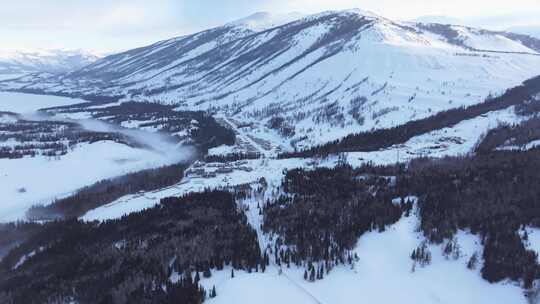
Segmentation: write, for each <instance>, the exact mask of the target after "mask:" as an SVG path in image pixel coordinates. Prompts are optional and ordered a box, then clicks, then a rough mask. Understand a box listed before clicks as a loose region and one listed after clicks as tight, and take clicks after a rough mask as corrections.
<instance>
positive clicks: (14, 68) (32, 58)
mask: <svg viewBox="0 0 540 304" xmlns="http://www.w3.org/2000/svg"><path fill="white" fill-rule="evenodd" d="M99 58H100V57H99V56H98V55H95V54H92V53H90V52H86V51H82V50H62V49H52V50H0V75H1V76H0V77H3V78H4V79H9V78H13V77H16V76H17V75H23V74H28V73H36V72H45V73H53V74H56V73H67V72H70V71H74V70H78V69H80V68H82V67H84V66H86V65H88V64H90V63H93V62H95V61H96V60H98V59H99Z"/></svg>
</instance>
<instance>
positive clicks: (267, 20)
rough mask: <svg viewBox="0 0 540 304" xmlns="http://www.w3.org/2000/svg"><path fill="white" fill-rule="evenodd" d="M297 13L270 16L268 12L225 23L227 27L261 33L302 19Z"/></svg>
mask: <svg viewBox="0 0 540 304" xmlns="http://www.w3.org/2000/svg"><path fill="white" fill-rule="evenodd" d="M302 17H303V15H302V14H301V13H298V12H293V13H289V14H272V13H269V12H257V13H254V14H252V15H249V16H247V17H244V18H242V19H238V20H236V21H232V22H229V23H227V24H226V25H228V26H235V27H243V28H246V29H249V30H252V31H255V32H261V31H264V30H267V29H270V28H273V27H277V26H280V25H283V24H287V23H289V22H292V21H295V20H298V19H300V18H302Z"/></svg>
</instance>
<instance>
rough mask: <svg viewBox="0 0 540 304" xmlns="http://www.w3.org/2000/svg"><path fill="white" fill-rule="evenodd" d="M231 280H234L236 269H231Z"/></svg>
mask: <svg viewBox="0 0 540 304" xmlns="http://www.w3.org/2000/svg"><path fill="white" fill-rule="evenodd" d="M231 278H234V269H231Z"/></svg>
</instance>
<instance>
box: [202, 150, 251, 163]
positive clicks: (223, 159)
mask: <svg viewBox="0 0 540 304" xmlns="http://www.w3.org/2000/svg"><path fill="white" fill-rule="evenodd" d="M259 158H261V153H259V152H237V153H230V154H226V155H207V156H205V157H204V160H205V161H206V162H207V163H228V162H235V161H239V160H246V159H259Z"/></svg>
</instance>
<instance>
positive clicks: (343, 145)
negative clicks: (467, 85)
mask: <svg viewBox="0 0 540 304" xmlns="http://www.w3.org/2000/svg"><path fill="white" fill-rule="evenodd" d="M538 93H540V76H539V77H536V78H533V79H530V80H527V81H525V82H524V83H523V85H521V86H518V87H515V88H512V89H509V90H507V91H506V93H505V94H503V95H502V96H500V97H495V98H491V99H488V100H486V101H485V102H483V103H480V104H476V105H472V106H469V107H466V108H464V107H461V108H457V109H452V110H448V111H443V112H439V113H437V114H435V115H433V116H430V117H427V118H424V119H419V120H414V121H410V122H408V123H406V124H404V125H400V126H396V127H393V128H389V129H380V130H376V131H368V132H361V133H357V134H351V135H348V136H346V137H344V138H342V139H339V140H335V141H332V142H329V143H327V144H324V145H320V146H316V147H313V148H310V149H307V150H303V151H296V152H291V153H282V154H280V155H279V157H280V158H291V157H313V156H325V155H329V154H337V153H339V152H356V151H363V152H369V151H377V150H380V149H385V148H389V147H391V146H393V145H396V144H403V143H405V142H407V141H408V140H409V139H411V138H413V137H415V136H418V135H422V134H426V133H429V132H431V131H433V130H439V129H443V128H447V127H452V126H453V125H456V124H458V123H459V122H461V121H463V120H467V119H472V118H475V117H478V116H480V115H482V114H485V113H488V112H491V111H497V110H502V109H506V108H508V107H510V106H514V105H520V104H524V103H528V102H529V101H530V100H531V99H532V98H533V96H534V95H536V94H538Z"/></svg>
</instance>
